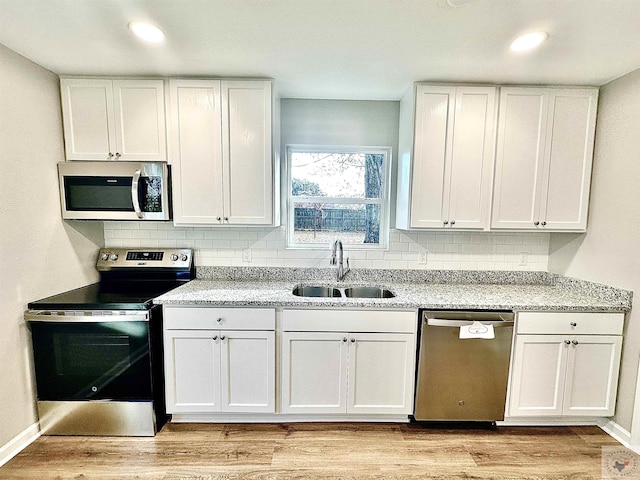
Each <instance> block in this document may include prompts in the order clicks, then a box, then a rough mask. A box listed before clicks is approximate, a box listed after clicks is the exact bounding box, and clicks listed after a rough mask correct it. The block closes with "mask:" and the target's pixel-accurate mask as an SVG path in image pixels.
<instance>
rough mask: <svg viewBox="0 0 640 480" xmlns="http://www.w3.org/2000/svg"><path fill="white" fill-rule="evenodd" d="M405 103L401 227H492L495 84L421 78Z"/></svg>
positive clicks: (401, 174) (400, 186) (400, 190)
mask: <svg viewBox="0 0 640 480" xmlns="http://www.w3.org/2000/svg"><path fill="white" fill-rule="evenodd" d="M400 108H401V113H400V115H401V125H400V129H401V132H400V154H401V158H400V167H399V174H398V203H397V213H396V226H397V228H403V229H413V228H438V229H440V228H449V229H450V228H460V229H485V228H488V226H489V211H490V202H491V183H492V173H493V172H492V169H493V158H494V157H493V156H494V146H495V123H496V119H495V111H496V88H495V87H466V86H465V87H462V86H458V87H456V86H434V85H421V84H418V85H416V86H415V90H414V91H412V92H411V93H410V94H408V95H407V96H405V98H404V99H403V100H402V102H401V107H400Z"/></svg>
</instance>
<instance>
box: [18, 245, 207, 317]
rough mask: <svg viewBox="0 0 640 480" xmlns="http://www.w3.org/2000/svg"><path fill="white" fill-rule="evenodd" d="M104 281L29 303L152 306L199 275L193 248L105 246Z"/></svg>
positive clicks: (58, 307) (61, 307)
mask: <svg viewBox="0 0 640 480" xmlns="http://www.w3.org/2000/svg"><path fill="white" fill-rule="evenodd" d="M96 268H97V269H98V271H99V272H100V282H99V283H94V284H91V285H86V286H84V287H80V288H76V289H74V290H70V291H67V292H63V293H60V294H58V295H53V296H51V297H47V298H43V299H41V300H37V301H35V302H31V303H29V305H28V307H29V309H34V310H148V309H149V308H151V304H152V300H153V299H154V298H155V297H158V296H160V295H162V294H163V293H166V292H168V291H169V290H173V289H174V288H177V287H179V286H180V285H184V284H185V283H186V282H188V281H190V280H192V279H193V278H195V268H194V265H193V251H192V250H190V249H148V250H146V249H145V250H142V249H116V248H103V249H101V250H100V252H99V254H98V261H97V265H96Z"/></svg>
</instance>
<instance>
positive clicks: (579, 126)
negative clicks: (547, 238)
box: [539, 88, 598, 230]
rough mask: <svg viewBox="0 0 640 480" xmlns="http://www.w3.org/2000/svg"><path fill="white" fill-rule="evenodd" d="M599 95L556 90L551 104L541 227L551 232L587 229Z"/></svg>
mask: <svg viewBox="0 0 640 480" xmlns="http://www.w3.org/2000/svg"><path fill="white" fill-rule="evenodd" d="M597 104H598V91H597V90H596V89H593V88H588V89H555V90H553V91H552V92H551V95H550V103H549V124H548V126H547V135H546V136H547V142H546V149H545V161H546V162H547V165H545V170H544V171H545V174H546V175H547V177H546V178H544V179H543V185H544V187H545V189H544V191H543V192H542V197H541V205H540V218H539V221H540V225H541V226H542V227H543V228H546V229H549V230H584V229H586V227H587V210H588V205H589V187H590V183H591V165H592V159H593V144H594V134H595V122H596V109H597Z"/></svg>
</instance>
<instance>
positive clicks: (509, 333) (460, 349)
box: [414, 310, 514, 422]
mask: <svg viewBox="0 0 640 480" xmlns="http://www.w3.org/2000/svg"><path fill="white" fill-rule="evenodd" d="M420 318H421V325H420V345H419V350H418V370H417V374H416V377H417V382H416V398H415V413H414V418H415V419H416V420H461V421H490V422H493V421H496V420H503V419H504V409H505V400H506V396H507V380H508V373H509V357H510V355H511V342H512V338H513V319H514V314H513V312H504V311H499V312H493V311H491V312H487V311H456V310H450V311H429V310H421V311H420ZM474 322H480V323H481V324H482V325H483V327H481V328H482V330H483V331H489V332H490V331H491V329H493V335H494V338H491V339H487V338H460V336H461V334H460V333H461V327H463V328H464V327H468V326H471V325H473V324H474ZM475 326H479V325H478V324H475ZM467 330H468V328H467ZM487 336H488V335H487Z"/></svg>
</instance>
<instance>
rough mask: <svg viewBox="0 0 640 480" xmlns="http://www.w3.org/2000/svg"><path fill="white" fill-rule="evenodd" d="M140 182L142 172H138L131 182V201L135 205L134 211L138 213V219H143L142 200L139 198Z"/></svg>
mask: <svg viewBox="0 0 640 480" xmlns="http://www.w3.org/2000/svg"><path fill="white" fill-rule="evenodd" d="M139 181H140V170H136V171H135V173H134V174H133V179H132V180H131V201H132V203H133V210H134V211H135V212H136V215H137V217H138V218H142V210H141V209H140V200H139V198H138V183H139Z"/></svg>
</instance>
